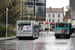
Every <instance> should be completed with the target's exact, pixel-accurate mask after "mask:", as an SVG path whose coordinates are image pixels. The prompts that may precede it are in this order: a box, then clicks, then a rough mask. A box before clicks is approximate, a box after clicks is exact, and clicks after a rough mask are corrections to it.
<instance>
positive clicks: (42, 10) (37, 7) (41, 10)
mask: <svg viewBox="0 0 75 50" xmlns="http://www.w3.org/2000/svg"><path fill="white" fill-rule="evenodd" d="M24 1H25V0H24ZM23 3H24V6H23V8H24V9H23V16H26V15H30V16H31V17H34V18H35V16H36V19H37V20H39V19H38V18H40V19H42V20H43V21H45V20H46V0H27V1H25V2H23Z"/></svg>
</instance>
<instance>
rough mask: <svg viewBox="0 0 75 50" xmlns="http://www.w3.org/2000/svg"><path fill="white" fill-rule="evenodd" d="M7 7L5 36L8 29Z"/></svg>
mask: <svg viewBox="0 0 75 50" xmlns="http://www.w3.org/2000/svg"><path fill="white" fill-rule="evenodd" d="M8 10H9V9H8V8H6V37H7V29H8Z"/></svg>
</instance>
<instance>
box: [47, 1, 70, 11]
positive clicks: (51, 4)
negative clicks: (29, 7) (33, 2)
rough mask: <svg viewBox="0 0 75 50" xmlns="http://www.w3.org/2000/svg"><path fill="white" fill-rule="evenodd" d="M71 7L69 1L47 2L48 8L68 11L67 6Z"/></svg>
mask: <svg viewBox="0 0 75 50" xmlns="http://www.w3.org/2000/svg"><path fill="white" fill-rule="evenodd" d="M67 5H69V0H46V8H49V7H52V8H62V7H64V10H65V11H66V10H67V9H66V6H67Z"/></svg>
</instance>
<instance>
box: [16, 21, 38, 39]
mask: <svg viewBox="0 0 75 50" xmlns="http://www.w3.org/2000/svg"><path fill="white" fill-rule="evenodd" d="M16 27H17V31H16V37H17V38H19V39H21V38H25V37H30V38H31V37H32V38H38V36H39V22H36V21H26V20H22V21H17V25H16Z"/></svg>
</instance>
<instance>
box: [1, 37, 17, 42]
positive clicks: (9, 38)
mask: <svg viewBox="0 0 75 50" xmlns="http://www.w3.org/2000/svg"><path fill="white" fill-rule="evenodd" d="M12 39H16V37H7V38H0V41H1V40H12Z"/></svg>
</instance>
